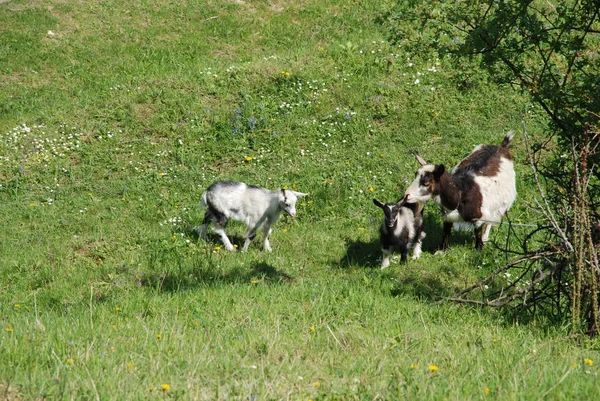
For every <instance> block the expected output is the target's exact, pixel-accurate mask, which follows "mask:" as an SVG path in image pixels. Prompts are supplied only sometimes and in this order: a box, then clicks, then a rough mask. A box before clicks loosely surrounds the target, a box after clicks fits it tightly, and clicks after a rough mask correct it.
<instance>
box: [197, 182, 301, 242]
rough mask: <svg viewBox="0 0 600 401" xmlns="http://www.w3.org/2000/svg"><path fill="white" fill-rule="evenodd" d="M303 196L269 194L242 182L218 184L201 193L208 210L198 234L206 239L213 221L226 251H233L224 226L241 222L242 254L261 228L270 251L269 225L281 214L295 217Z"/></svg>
mask: <svg viewBox="0 0 600 401" xmlns="http://www.w3.org/2000/svg"><path fill="white" fill-rule="evenodd" d="M305 195H306V194H303V193H301V192H295V191H290V190H288V189H279V190H276V191H270V190H268V189H265V188H260V187H257V186H253V185H246V184H244V183H243V182H233V181H217V182H215V183H214V184H212V185H211V186H210V187H208V189H207V190H206V192H204V193H203V194H202V202H201V203H200V207H201V208H204V207H205V206H208V209H207V210H206V213H205V214H204V219H203V220H202V225H201V226H200V227H199V228H198V234H199V235H200V237H201V238H203V239H206V230H207V227H208V225H209V224H210V223H211V222H214V223H215V225H214V231H215V233H217V234H218V235H219V236H220V237H221V241H223V244H224V245H225V248H227V249H228V250H230V251H235V247H234V246H233V245H232V244H231V241H229V238H227V234H226V233H225V226H226V225H227V222H228V221H229V220H230V219H232V220H236V221H241V222H244V223H246V225H247V229H246V233H245V234H244V237H245V239H246V241H245V243H244V246H243V248H242V251H245V250H247V249H248V245H250V241H252V240H253V239H254V237H256V230H257V229H258V228H260V227H261V226H262V227H263V231H264V250H265V251H268V252H271V244H270V243H269V235H270V234H271V226H272V225H273V224H274V223H276V222H277V220H279V216H280V215H281V213H282V212H286V213H287V214H289V215H290V216H292V217H296V201H297V200H298V198H299V197H301V196H305Z"/></svg>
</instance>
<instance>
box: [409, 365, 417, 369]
mask: <svg viewBox="0 0 600 401" xmlns="http://www.w3.org/2000/svg"><path fill="white" fill-rule="evenodd" d="M408 368H409V369H416V368H417V365H414V364H413V365H410V366H409V367H408Z"/></svg>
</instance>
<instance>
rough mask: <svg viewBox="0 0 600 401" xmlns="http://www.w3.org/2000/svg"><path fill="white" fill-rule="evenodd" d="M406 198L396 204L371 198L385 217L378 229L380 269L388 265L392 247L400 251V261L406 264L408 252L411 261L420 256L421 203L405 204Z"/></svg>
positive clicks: (423, 235)
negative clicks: (410, 255)
mask: <svg viewBox="0 0 600 401" xmlns="http://www.w3.org/2000/svg"><path fill="white" fill-rule="evenodd" d="M405 199H406V197H405V198H402V199H400V200H399V201H398V202H396V203H385V204H384V203H381V202H380V201H378V200H377V199H375V198H373V203H374V204H375V205H376V206H378V207H380V208H381V209H382V210H383V214H384V215H385V217H384V219H383V221H382V223H381V227H380V229H379V241H380V243H381V251H382V252H383V260H382V261H381V268H382V269H385V268H386V267H388V266H389V265H390V255H391V253H392V248H393V247H398V248H399V249H400V254H401V260H402V262H403V263H404V262H406V256H407V254H408V250H409V249H410V248H411V247H414V249H413V257H412V258H413V259H418V258H419V256H421V242H422V241H423V238H425V226H424V225H423V203H421V202H415V203H406V200H405Z"/></svg>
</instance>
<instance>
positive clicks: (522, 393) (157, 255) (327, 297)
mask: <svg viewBox="0 0 600 401" xmlns="http://www.w3.org/2000/svg"><path fill="white" fill-rule="evenodd" d="M393 5H394V3H393V2H392V1H389V0H384V1H376V0H363V1H356V0H335V1H331V2H323V1H316V0H300V1H294V2H285V1H280V0H275V1H272V2H269V1H258V0H257V1H250V0H231V1H213V0H206V1H200V0H187V1H163V0H158V1H142V0H135V1H118V0H105V1H93V2H88V1H81V0H80V1H65V0H48V1H39V0H9V1H0V219H1V220H0V221H1V223H2V224H0V329H1V330H0V399H5V400H10V401H15V400H62V399H74V400H80V399H94V400H124V399H128V400H154V399H156V400H159V399H181V400H188V399H189V400H225V399H227V400H250V401H259V400H279V399H285V400H374V399H381V400H394V399H423V400H537V399H540V400H541V399H544V400H563V399H564V400H567V399H593V398H594V395H595V396H596V397H597V396H600V385H599V384H598V377H597V376H598V364H599V363H600V347H599V344H598V342H597V341H593V340H580V339H579V340H575V339H574V338H573V337H571V336H570V335H569V328H568V327H567V325H566V323H563V322H560V321H559V322H556V321H551V320H549V319H547V318H545V317H544V316H543V315H538V316H526V315H515V314H514V313H510V311H502V310H501V311H498V310H484V309H478V308H472V307H468V306H464V305H457V304H452V303H448V302H439V298H440V297H443V296H448V295H451V294H453V293H454V292H456V291H457V290H460V289H462V288H464V287H465V286H468V285H471V284H473V283H475V282H476V281H477V280H478V279H479V278H481V277H483V276H484V275H486V274H487V273H489V272H490V271H493V270H494V269H495V268H497V267H498V266H501V265H502V264H504V263H506V262H507V260H511V257H512V256H510V254H507V253H506V252H503V251H502V250H500V249H499V248H498V247H496V246H494V244H493V243H492V244H490V245H489V246H487V247H486V249H484V251H483V252H481V253H479V252H476V251H475V250H474V249H473V245H474V244H473V240H472V238H471V236H472V234H471V233H455V234H454V236H453V238H452V240H453V246H452V247H451V249H450V250H449V251H448V252H447V253H446V254H444V255H434V252H435V250H436V248H437V245H438V243H439V241H440V238H441V219H440V214H439V211H438V209H437V207H436V206H435V205H433V204H429V205H427V207H426V209H425V214H426V218H425V221H426V224H427V232H428V236H427V238H426V239H425V241H424V248H423V249H424V253H423V255H422V257H421V258H420V259H419V260H417V261H412V260H409V262H408V263H407V264H406V265H401V264H400V263H399V255H396V256H395V258H394V259H392V265H391V266H390V268H388V269H386V270H383V271H382V270H380V269H379V264H380V263H381V252H380V249H379V244H378V226H379V223H380V221H381V218H382V217H383V215H382V213H381V211H380V209H378V208H377V207H375V206H374V205H373V203H372V198H373V197H377V198H378V199H380V200H382V201H392V200H397V199H398V198H399V196H400V192H403V191H404V189H405V188H406V186H407V185H408V183H409V182H410V181H411V180H412V179H413V177H414V172H415V171H416V167H417V164H416V161H415V159H414V157H413V156H412V155H413V154H414V152H419V153H420V154H421V155H422V156H423V157H424V158H425V159H428V160H431V161H434V162H437V163H445V164H446V165H447V166H452V165H454V164H455V163H456V162H457V161H458V160H460V158H462V157H463V156H464V155H465V154H467V153H468V152H470V151H471V150H472V148H473V147H474V146H475V145H477V144H480V143H500V142H501V140H502V138H503V136H504V134H505V133H506V132H507V131H508V130H510V129H515V130H517V132H519V131H520V129H521V118H524V119H525V122H526V124H527V127H528V131H529V132H530V135H532V136H533V137H538V138H539V137H543V136H544V127H545V123H546V122H545V120H544V116H543V113H542V112H541V111H540V110H539V108H538V107H536V106H535V105H533V104H532V103H531V102H529V100H528V99H527V98H526V97H524V96H522V95H521V94H520V93H518V92H516V91H515V90H513V89H511V88H502V87H498V86H495V85H493V84H491V83H489V82H488V81H487V80H486V77H485V75H484V74H483V73H481V72H479V71H477V70H475V69H473V68H471V67H469V66H468V65H465V68H464V69H462V70H455V69H452V68H450V65H449V63H447V62H446V61H444V60H438V59H436V58H435V57H431V58H427V57H417V56H416V55H411V54H407V53H406V51H404V50H403V48H402V46H401V45H398V44H394V43H390V42H389V41H388V29H387V27H386V24H385V15H386V13H387V12H388V11H389V10H390V9H391V7H392V6H393ZM408 39H410V38H408ZM512 149H513V155H514V157H515V165H516V170H517V175H518V182H517V190H518V192H519V197H518V199H517V202H516V203H515V205H514V206H513V209H512V210H511V212H510V219H511V222H512V223H514V224H515V228H514V233H512V234H511V235H510V236H509V230H508V226H507V225H502V226H500V227H497V228H494V229H493V230H492V234H491V239H492V241H493V242H494V243H496V244H498V246H499V247H504V246H505V245H506V244H507V243H508V244H509V245H510V246H511V247H512V248H514V249H515V250H518V245H519V241H518V240H519V238H522V236H523V235H525V234H526V233H527V232H528V230H531V229H532V227H530V226H528V225H535V224H537V223H539V222H540V218H539V215H538V213H537V212H536V210H535V207H534V206H533V204H532V200H533V198H534V197H535V196H536V193H535V191H534V185H533V181H532V178H531V175H530V172H529V169H528V167H527V166H528V162H527V160H526V158H525V151H524V141H523V138H522V136H521V135H520V134H517V136H516V137H515V140H514V142H513V145H512ZM221 179H223V180H240V181H244V182H247V183H249V184H254V185H260V186H264V187H267V188H271V189H276V188H279V187H287V188H293V189H297V190H298V191H302V192H309V193H310V196H309V197H306V198H302V199H301V200H300V202H299V204H298V205H297V209H298V217H297V218H296V219H291V218H289V217H282V219H281V220H280V221H279V222H278V223H277V224H276V225H275V226H274V227H273V234H272V236H271V244H272V247H273V252H272V253H265V252H263V251H262V249H261V248H262V241H261V235H260V234H259V235H258V238H257V239H256V240H255V241H254V242H253V244H252V245H251V246H250V249H249V250H248V252H246V253H241V252H235V253H229V252H227V251H226V250H224V249H223V247H222V244H220V242H219V241H218V240H217V238H216V237H213V238H212V239H211V241H209V242H205V241H203V240H200V239H198V237H197V235H196V233H195V231H194V227H195V226H197V225H199V224H200V222H201V220H202V216H203V212H202V211H201V210H200V209H199V207H198V204H199V201H200V196H201V194H202V192H203V191H204V189H205V188H206V187H207V186H208V185H210V184H211V183H212V182H214V181H215V180H221ZM244 229H245V227H244V225H243V224H241V223H236V222H231V223H230V225H229V226H228V234H230V236H231V237H233V242H234V243H235V244H238V245H241V244H242V243H243V239H242V235H243V233H244ZM517 273H518V272H517ZM505 278H506V281H505V282H498V283H496V285H498V286H501V285H504V284H508V283H509V282H510V280H511V276H510V275H507V276H506V277H505Z"/></svg>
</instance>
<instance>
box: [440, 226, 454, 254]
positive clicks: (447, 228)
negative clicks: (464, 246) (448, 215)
mask: <svg viewBox="0 0 600 401" xmlns="http://www.w3.org/2000/svg"><path fill="white" fill-rule="evenodd" d="M452 224H453V223H451V222H444V236H443V237H442V245H441V247H440V248H441V250H442V251H445V250H447V249H448V247H449V246H450V234H451V233H452Z"/></svg>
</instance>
